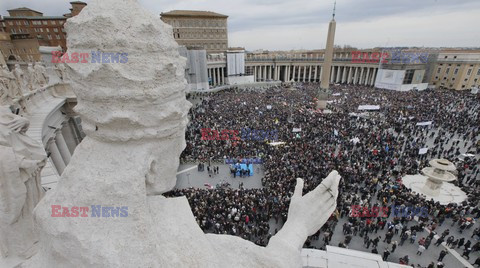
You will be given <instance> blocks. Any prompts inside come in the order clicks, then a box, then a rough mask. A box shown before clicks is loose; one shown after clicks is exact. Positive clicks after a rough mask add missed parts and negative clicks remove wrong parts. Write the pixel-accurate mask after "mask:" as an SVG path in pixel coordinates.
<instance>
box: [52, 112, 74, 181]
mask: <svg viewBox="0 0 480 268" xmlns="http://www.w3.org/2000/svg"><path fill="white" fill-rule="evenodd" d="M79 135H80V134H79V133H78V131H77V130H76V129H75V122H74V121H73V120H69V121H65V122H63V123H62V125H61V128H57V129H56V130H55V132H54V136H53V137H51V138H50V139H49V140H48V142H47V145H46V149H47V151H48V152H49V153H50V157H51V159H52V161H53V164H54V166H55V168H56V169H57V171H58V174H59V175H62V173H63V171H64V170H65V168H66V167H67V165H68V163H70V159H71V157H72V154H73V152H74V151H75V148H76V146H77V145H78V144H79V143H80V142H81V137H80V136H79Z"/></svg>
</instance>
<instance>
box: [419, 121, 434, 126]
mask: <svg viewBox="0 0 480 268" xmlns="http://www.w3.org/2000/svg"><path fill="white" fill-rule="evenodd" d="M431 124H433V122H432V121H427V122H420V123H417V126H430V125H431Z"/></svg>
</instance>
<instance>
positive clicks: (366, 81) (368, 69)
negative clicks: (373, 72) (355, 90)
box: [365, 67, 370, 86]
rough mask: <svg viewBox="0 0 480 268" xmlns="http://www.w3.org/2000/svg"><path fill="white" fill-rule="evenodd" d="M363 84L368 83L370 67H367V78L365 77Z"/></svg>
mask: <svg viewBox="0 0 480 268" xmlns="http://www.w3.org/2000/svg"><path fill="white" fill-rule="evenodd" d="M365 85H367V86H368V85H370V67H368V68H367V78H366V79H365Z"/></svg>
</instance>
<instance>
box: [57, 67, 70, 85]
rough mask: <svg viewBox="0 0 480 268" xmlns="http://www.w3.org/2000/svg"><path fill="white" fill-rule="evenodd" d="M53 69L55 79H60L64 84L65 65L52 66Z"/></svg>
mask: <svg viewBox="0 0 480 268" xmlns="http://www.w3.org/2000/svg"><path fill="white" fill-rule="evenodd" d="M54 69H55V73H56V75H57V77H59V78H60V81H62V82H64V83H65V82H67V80H68V76H67V72H66V67H65V65H64V64H63V63H56V64H55V65H54Z"/></svg>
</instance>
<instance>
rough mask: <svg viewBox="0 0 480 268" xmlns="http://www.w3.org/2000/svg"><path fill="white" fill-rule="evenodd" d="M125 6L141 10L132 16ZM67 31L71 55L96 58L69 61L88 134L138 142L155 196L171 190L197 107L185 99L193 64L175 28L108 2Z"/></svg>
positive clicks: (115, 0)
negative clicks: (182, 51) (183, 53)
mask: <svg viewBox="0 0 480 268" xmlns="http://www.w3.org/2000/svg"><path fill="white" fill-rule="evenodd" d="M123 2H125V3H127V2H128V3H129V4H132V3H133V4H135V5H138V8H135V9H133V10H129V12H125V10H124V9H122V8H121V5H122V3H123ZM65 29H66V31H67V33H68V35H67V36H68V37H67V44H68V51H67V53H68V54H69V55H72V54H73V53H88V54H89V55H90V57H92V60H91V61H90V60H89V62H88V63H81V62H79V63H67V64H66V68H67V72H68V73H69V77H70V78H71V85H72V88H73V91H74V92H75V94H76V96H77V102H78V104H77V106H76V107H75V110H76V112H77V113H78V114H79V115H80V116H81V118H82V128H83V129H84V131H85V133H86V134H87V136H88V137H89V138H92V139H94V140H96V141H98V142H101V143H108V144H111V146H122V144H125V143H129V144H137V145H138V146H136V147H135V146H134V147H133V150H136V151H137V152H132V154H135V155H138V156H139V157H140V159H141V161H143V162H142V163H143V164H142V165H143V166H142V167H139V168H142V169H143V168H145V170H146V174H145V178H146V184H147V192H148V193H149V194H159V193H162V192H166V191H168V190H170V189H171V188H172V187H173V185H174V184H175V180H176V179H175V177H176V170H177V167H178V164H179V156H180V154H181V152H182V151H183V149H184V147H185V128H186V124H187V122H188V118H187V115H188V110H189V108H190V107H191V104H190V103H189V102H188V101H187V100H186V97H185V89H186V87H187V83H186V80H185V77H184V70H185V62H186V60H185V59H184V58H182V57H180V54H179V52H178V45H177V43H176V42H175V40H174V39H173V34H172V33H173V32H172V28H171V27H170V26H168V25H166V24H165V23H163V22H162V21H161V20H159V19H158V18H157V17H155V16H153V15H152V14H150V13H149V12H148V11H146V10H144V9H143V8H142V7H140V5H139V4H138V3H137V1H135V0H102V1H93V2H92V3H91V4H89V5H88V6H86V7H85V8H84V9H83V10H82V12H81V13H80V14H79V15H77V16H75V17H73V18H71V19H69V20H68V21H67V23H66V24H65ZM132 37H134V38H132ZM120 59H123V60H120ZM145 145H147V146H145ZM135 148H138V149H135Z"/></svg>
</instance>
